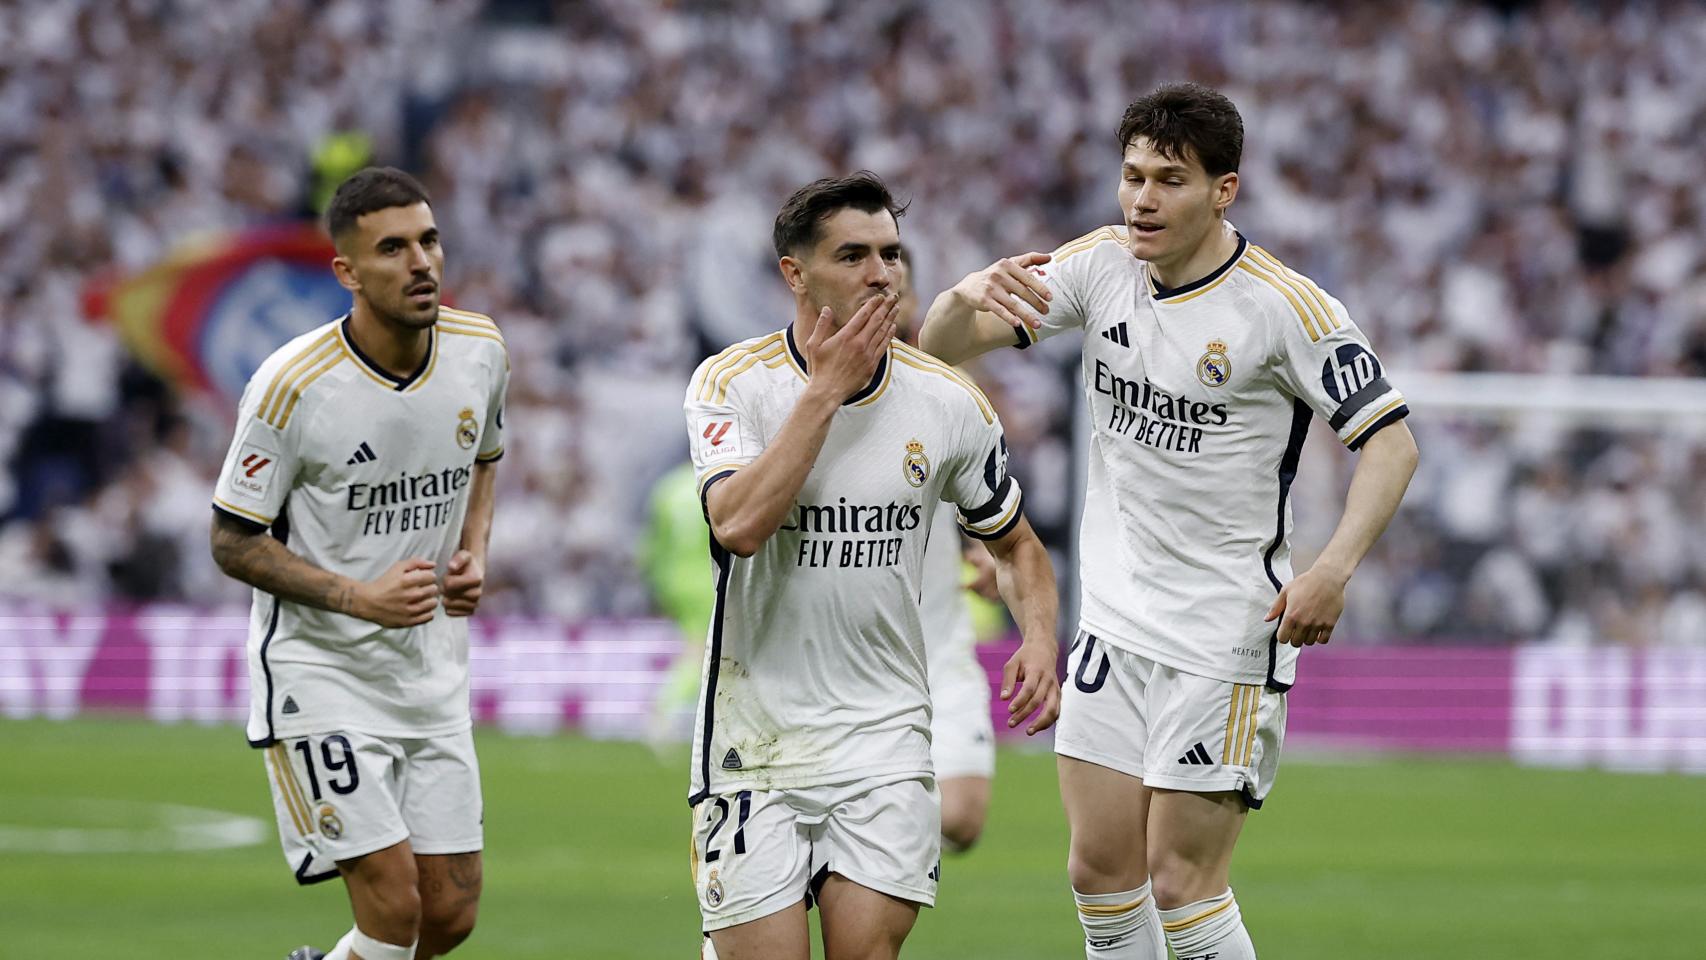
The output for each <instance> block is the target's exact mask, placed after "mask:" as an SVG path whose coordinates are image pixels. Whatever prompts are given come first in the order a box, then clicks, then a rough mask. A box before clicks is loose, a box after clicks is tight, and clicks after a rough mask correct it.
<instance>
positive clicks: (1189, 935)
mask: <svg viewBox="0 0 1706 960" xmlns="http://www.w3.org/2000/svg"><path fill="white" fill-rule="evenodd" d="M1161 929H1162V930H1164V931H1166V933H1167V943H1168V945H1169V946H1171V947H1172V948H1173V952H1174V953H1176V954H1178V956H1179V960H1204V958H1208V957H1213V958H1214V960H1256V948H1255V947H1254V946H1253V945H1251V943H1250V934H1249V933H1248V932H1247V931H1246V930H1245V929H1244V917H1243V915H1242V914H1240V913H1239V912H1238V901H1237V900H1235V899H1233V897H1232V890H1231V888H1228V889H1227V891H1226V892H1225V893H1223V894H1221V895H1220V896H1218V897H1210V898H1209V899H1207V900H1198V901H1197V902H1196V903H1187V904H1185V905H1184V906H1182V907H1179V908H1177V909H1174V910H1163V911H1161Z"/></svg>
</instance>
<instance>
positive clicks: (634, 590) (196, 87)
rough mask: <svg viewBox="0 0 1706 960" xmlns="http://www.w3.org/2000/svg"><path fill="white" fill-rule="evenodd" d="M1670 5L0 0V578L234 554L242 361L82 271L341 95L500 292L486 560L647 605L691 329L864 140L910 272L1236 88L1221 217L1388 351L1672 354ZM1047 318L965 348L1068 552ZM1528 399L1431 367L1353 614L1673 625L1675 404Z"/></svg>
mask: <svg viewBox="0 0 1706 960" xmlns="http://www.w3.org/2000/svg"><path fill="white" fill-rule="evenodd" d="M1702 49H1706V8H1703V7H1701V6H1700V5H1698V4H1693V3H1687V2H1649V3H1631V4H1612V5H1604V4H1594V5H1589V4H1578V3H1565V2H1552V3H1539V4H1520V3H1519V4H1508V3H1507V4H1489V3H1465V2H1455V3H1435V2H1425V0H1409V2H1399V3H1387V4H1319V3H1306V2H1291V0H1287V2H1201V3H1193V4H1178V3H1131V2H1126V0H1001V2H980V0H932V2H922V0H918V2H868V3H860V4H832V3H829V2H828V0H763V2H760V0H753V2H749V3H743V4H718V3H701V2H689V0H683V2H625V0H603V2H592V0H585V2H569V0H564V2H555V3H553V2H520V0H511V2H500V0H494V2H491V3H484V4H482V3H479V2H476V0H449V2H432V0H390V2H387V3H384V4H370V3H364V2H359V0H318V2H309V0H194V2H190V0H115V2H105V0H99V2H97V0H25V2H23V3H22V4H8V5H6V6H4V7H0V223H3V224H5V225H6V226H5V229H4V230H3V231H0V456H3V457H4V458H6V460H7V461H8V463H9V465H10V468H9V469H8V470H6V471H4V472H0V518H3V519H0V596H4V595H19V596H28V597H34V598H40V599H47V600H51V601H54V602H59V603H79V602H81V603H86V602H90V601H93V600H97V599H101V598H109V599H122V598H134V599H185V600H189V601H192V602H196V603H209V602H219V601H223V600H227V599H240V598H241V597H242V596H243V593H244V591H243V589H242V588H240V587H239V586H237V585H235V584H232V583H230V582H228V581H225V580H224V579H223V578H222V577H221V576H220V575H219V573H218V571H217V570H215V569H213V567H212V564H211V561H210V560H209V559H207V556H206V554H207V551H206V547H205V535H206V526H207V512H208V507H207V497H208V492H209V489H210V484H211V478H212V476H213V474H214V473H215V472H216V470H217V466H218V461H219V458H220V456H221V455H222V454H223V452H224V446H225V443H226V442H227V440H228V438H229V431H230V417H231V409H230V408H231V407H232V406H233V402H232V401H231V399H230V398H205V397H196V396H187V395H180V394H179V393H177V392H175V391H173V390H172V389H170V388H168V387H167V386H165V385H163V384H161V383H160V382H159V381H157V380H155V379H154V378H153V377H151V376H149V375H148V374H146V373H144V372H143V371H142V370H141V369H140V368H138V367H137V366H136V365H135V364H134V363H133V362H131V361H130V360H129V359H128V358H127V355H126V353H125V351H124V348H123V347H122V346H120V345H119V342H118V340H117V339H116V337H115V336H114V335H113V334H112V332H111V330H110V328H108V327H107V326H106V325H105V324H104V323H103V322H102V321H101V320H99V319H98V318H89V317H86V315H85V314H86V312H87V311H86V309H85V302H84V301H85V298H84V297H83V296H82V291H83V289H84V286H85V284H86V283H87V282H88V281H89V279H90V278H91V277H94V276H97V275H100V274H102V273H110V272H113V271H119V272H123V271H131V270H135V269H138V268H141V267H144V266H146V265H148V264H150V263H152V262H154V261H155V260H157V259H158V258H159V257H161V256H162V255H163V254H164V253H165V252H166V251H167V250H168V249H170V247H171V245H172V244H173V243H174V242H175V241H177V240H179V239H181V238H182V237H183V236H185V235H187V234H189V233H191V232H193V231H196V230H201V229H210V228H219V227H232V226H238V225H242V224H251V223H255V222H258V221H265V220H270V219H281V218H288V217H300V216H304V215H308V214H310V213H311V212H312V211H313V209H314V205H315V202H316V197H317V196H319V195H320V194H321V193H322V192H323V190H324V186H325V185H324V184H322V183H318V182H317V181H316V172H315V167H314V165H313V163H312V161H311V158H312V157H313V156H314V154H315V151H316V150H319V149H321V148H322V146H323V144H324V143H325V142H326V141H327V138H329V137H332V136H334V135H336V134H339V133H340V132H350V131H357V132H359V133H360V134H362V135H363V136H364V137H365V139H366V142H368V143H370V144H371V149H372V152H373V156H374V157H375V158H376V159H377V160H378V161H379V162H389V163H395V164H397V165H400V166H404V167H407V168H409V169H412V170H414V171H416V172H417V173H419V174H421V175H422V177H423V180H424V181H425V182H426V184H427V186H428V188H429V189H430V190H431V191H432V193H433V196H434V201H435V203H434V208H435V211H436V213H437V216H438V219H439V223H440V225H441V227H442V228H443V230H444V234H445V237H446V250H447V255H448V266H447V279H448V285H447V286H448V289H449V291H450V292H451V294H452V295H453V297H454V300H455V302H456V303H457V304H458V305H459V306H463V307H466V308H469V309H473V310H478V311H481V312H484V313H489V314H491V315H492V316H493V317H495V318H496V319H497V321H498V323H499V324H500V325H501V326H502V328H503V329H504V331H505V333H506V336H507V338H508V342H509V345H510V352H511V356H512V359H513V362H514V375H513V379H512V385H511V395H510V403H509V410H508V417H507V419H508V422H509V425H510V431H511V440H510V443H509V445H508V446H509V449H510V451H511V453H510V455H509V457H508V458H507V459H506V460H505V461H504V464H503V468H502V469H501V471H500V475H501V477H502V481H501V490H500V497H501V499H500V507H499V511H498V518H497V526H496V530H495V533H494V543H493V549H492V555H493V559H492V570H491V576H492V584H491V587H490V590H489V594H488V596H489V599H488V601H487V603H488V604H489V605H490V606H491V607H492V608H494V609H501V610H509V611H534V612H541V613H547V614H552V615H558V616H564V617H570V618H582V617H591V616H607V615H613V616H620V615H631V614H637V613H643V612H645V611H647V609H648V603H649V600H648V597H647V595H646V592H645V590H644V588H643V586H642V581H641V579H640V578H639V576H638V575H637V574H636V572H635V569H634V562H633V553H634V550H635V546H636V544H637V543H638V541H639V529H640V527H641V526H642V524H643V517H642V513H643V505H644V503H645V494H646V489H647V486H648V485H649V484H650V482H651V481H652V480H653V479H655V478H656V477H657V476H659V475H661V474H662V473H663V472H664V471H665V470H667V469H668V468H669V467H670V466H671V465H673V464H674V463H675V462H677V461H679V460H680V459H682V458H683V457H684V456H685V446H684V443H683V439H684V434H683V431H682V426H681V421H680V414H679V402H680V396H681V391H682V389H683V388H684V386H685V383H686V379H687V376H688V374H689V373H690V372H691V370H692V369H693V367H694V365H695V364H696V363H697V361H698V360H699V359H700V358H701V357H703V356H704V355H705V354H707V353H708V352H711V351H712V350H714V349H717V348H719V347H720V346H722V345H724V344H726V343H728V342H730V341H733V340H736V339H739V338H742V337H746V336H751V335H754V334H756V333H760V332H763V331H765V330H769V329H774V328H777V327H779V326H781V325H782V324H783V323H784V322H786V320H787V319H788V318H789V316H790V314H791V303H790V301H789V299H788V297H787V296H786V292H785V289H784V288H783V286H782V284H781V283H780V282H778V279H777V276H776V272H775V263H774V259H775V258H774V254H773V253H772V252H771V250H770V239H769V238H770V224H771V220H772V218H773V217H774V214H775V210H776V208H777V206H778V205H779V204H780V202H781V200H782V199H783V198H784V197H786V195H787V194H788V193H789V192H790V191H791V190H792V189H793V188H794V187H796V186H798V185H800V184H802V183H804V182H806V181H808V180H810V179H813V178H815V177H818V176H824V175H829V174H834V173H841V172H847V171H850V170H853V169H858V168H870V169H873V170H876V171H879V172H880V173H881V174H882V175H883V176H884V177H885V178H886V179H887V180H888V181H889V182H890V183H891V184H892V185H893V186H895V187H896V188H897V189H898V190H899V191H900V192H901V193H903V194H904V195H905V196H907V197H910V198H911V200H912V208H911V211H910V212H909V214H908V216H907V217H906V218H905V219H904V220H903V221H902V236H903V239H904V240H905V241H906V243H907V244H908V246H909V249H910V251H911V253H912V257H913V260H914V263H915V264H916V277H915V279H916V282H917V284H918V286H919V288H920V292H921V294H922V299H923V301H924V302H925V303H928V301H929V299H930V296H931V295H932V294H933V293H934V291H936V290H939V289H941V288H942V287H944V286H946V285H949V284H951V283H952V282H954V281H955V280H956V279H957V278H958V277H959V276H961V275H962V274H964V273H966V272H968V271H970V270H973V269H976V268H979V267H981V266H983V265H985V264H987V263H988V262H989V261H990V260H991V259H993V258H994V257H996V256H999V255H1003V254H1009V253H1018V252H1022V251H1024V250H1029V249H1042V250H1047V249H1049V248H1052V247H1054V246H1056V245H1057V244H1060V243H1063V242H1065V241H1068V240H1070V239H1072V238H1074V237H1077V236H1079V235H1080V234H1083V233H1085V232H1088V231H1089V230H1091V229H1093V228H1094V227H1096V226H1098V225H1100V224H1103V223H1108V222H1113V221H1115V220H1116V219H1117V218H1118V216H1119V212H1118V209H1117V206H1116V204H1115V199H1114V189H1115V178H1116V173H1117V163H1118V152H1117V146H1116V144H1115V137H1114V131H1115V129H1116V127H1117V124H1118V120H1119V116H1120V113H1121V111H1122V110H1123V109H1124V107H1125V104H1126V103H1127V102H1128V101H1130V100H1131V99H1132V98H1134V97H1135V96H1136V95H1138V94H1140V93H1142V92H1143V91H1145V90H1147V89H1148V88H1150V87H1151V86H1153V85H1154V84H1155V83H1157V82H1160V81H1162V80H1167V79H1176V78H1187V77H1188V78H1192V79H1196V80H1200V81H1202V82H1204V83H1208V84H1210V85H1213V86H1216V87H1219V88H1220V89H1222V90H1223V91H1224V92H1226V93H1227V94H1228V95H1229V96H1230V97H1231V98H1232V99H1233V100H1234V102H1236V103H1237V104H1238V105H1239V107H1240V109H1241V111H1242V112H1243V115H1244V118H1245V124H1246V146H1245V153H1244V161H1243V166H1242V171H1241V173H1242V180H1243V184H1242V189H1241V192H1240V195H1239V199H1238V201H1237V203H1236V205H1235V206H1234V207H1233V210H1232V219H1233V221H1234V222H1235V223H1236V224H1237V225H1238V226H1239V228H1240V229H1241V230H1243V232H1244V233H1245V234H1246V235H1248V236H1250V237H1251V238H1252V239H1254V240H1255V241H1256V242H1258V243H1261V244H1263V245H1264V246H1266V247H1267V248H1268V249H1270V250H1271V251H1273V252H1274V253H1275V254H1276V255H1278V256H1279V257H1280V258H1281V259H1283V260H1285V261H1286V262H1287V263H1288V264H1289V265H1291V266H1292V267H1294V268H1296V269H1298V270H1300V271H1302V272H1305V273H1307V274H1309V275H1310V276H1312V277H1313V278H1315V279H1316V280H1317V281H1318V282H1319V283H1320V284H1321V285H1322V286H1324V287H1326V288H1327V289H1328V290H1330V291H1332V292H1333V293H1335V294H1336V295H1337V296H1338V297H1339V298H1340V299H1341V300H1343V301H1344V302H1345V303H1346V305H1347V306H1348V308H1349V309H1350V311H1351V313H1352V315H1353V316H1354V317H1356V318H1357V319H1358V321H1359V323H1361V324H1362V325H1363V327H1364V328H1365V329H1366V330H1367V332H1368V333H1369V335H1370V337H1371V339H1372V340H1373V341H1374V343H1375V345H1376V348H1377V350H1378V351H1379V353H1380V354H1381V356H1382V359H1383V360H1384V362H1385V364H1386V366H1387V368H1388V369H1389V370H1391V371H1402V370H1428V371H1488V370H1503V371H1514V372H1537V373H1558V374H1589V373H1593V374H1614V375H1624V376H1629V377H1653V376H1701V375H1703V374H1706V279H1703V278H1706V271H1703V270H1702V260H1703V258H1706V229H1703V227H1702V222H1703V220H1706V195H1703V194H1702V193H1701V192H1700V191H1698V190H1696V189H1692V180H1693V178H1694V177H1695V175H1696V170H1697V167H1698V159H1699V157H1700V156H1702V155H1703V154H1702V150H1703V148H1706V142H1703V140H1706V58H1702V57H1700V56H1699V51H1700V50H1702ZM1069 339H1070V338H1061V340H1057V341H1051V342H1050V344H1049V345H1048V346H1049V348H1050V349H1048V350H1043V351H1030V352H1028V354H1027V355H1019V354H1018V353H1017V351H1011V352H1010V353H1011V354H1012V355H1011V356H999V357H995V358H993V359H991V360H990V361H988V362H986V363H984V364H983V365H982V366H981V368H980V371H979V373H980V377H981V378H982V381H983V382H984V383H985V384H986V386H987V388H988V389H989V392H990V393H991V395H992V397H993V398H994V399H995V400H996V402H997V403H998V405H999V406H1000V407H1001V409H1002V411H1003V417H1004V420H1005V422H1006V425H1007V429H1008V433H1009V440H1010V445H1011V447H1012V449H1013V450H1014V461H1015V467H1014V469H1015V472H1017V473H1020V475H1022V476H1024V477H1025V479H1026V488H1027V491H1028V492H1029V502H1030V513H1031V516H1032V519H1033V522H1034V523H1035V524H1036V526H1037V527H1038V529H1039V531H1040V532H1042V533H1043V534H1044V536H1045V539H1047V540H1048V541H1049V542H1050V543H1051V544H1052V545H1053V546H1055V547H1056V548H1057V549H1058V550H1059V557H1060V558H1065V557H1066V556H1068V553H1067V551H1068V550H1069V543H1070V537H1071V528H1072V519H1071V512H1072V497H1071V494H1070V490H1071V489H1072V486H1073V482H1074V473H1075V471H1076V469H1077V467H1076V461H1077V459H1078V455H1077V454H1075V453H1074V451H1073V448H1072V436H1071V433H1072V427H1073V421H1072V410H1073V403H1074V398H1075V395H1076V389H1077V388H1076V386H1075V385H1074V383H1073V381H1072V373H1073V370H1074V368H1075V365H1074V364H1073V363H1072V362H1071V357H1070V353H1071V350H1072V344H1070V343H1062V342H1061V341H1062V340H1069ZM1039 352H1041V353H1042V354H1043V356H1042V357H1041V358H1040V359H1039V357H1038V356H1036V354H1037V353H1039ZM1402 385H1403V384H1402V382H1401V381H1400V382H1399V386H1400V387H1402ZM1539 419H1543V418H1534V417H1527V416H1523V415H1513V416H1509V417H1506V418H1503V419H1501V420H1498V421H1486V422H1478V421H1472V420H1463V419H1452V418H1440V417H1430V416H1429V415H1428V413H1427V411H1426V410H1425V409H1424V410H1418V411H1417V413H1416V415H1415V416H1413V417H1412V426H1413V429H1415V430H1416V432H1417V434H1418V438H1419V440H1420V442H1421V445H1422V448H1423V468H1422V473H1421V474H1420V475H1419V477H1418V480H1417V483H1416V486H1415V488H1414V489H1413V491H1412V494H1411V496H1410V498H1409V501H1408V502H1407V504H1406V506H1405V508H1404V510H1403V511H1402V513H1401V514H1400V516H1399V518H1398V519H1397V520H1396V521H1395V523H1394V526H1393V529H1392V530H1391V532H1389V533H1388V534H1387V536H1386V537H1385V538H1384V540H1383V541H1382V543H1381V544H1380V545H1379V546H1378V547H1377V550H1376V553H1375V554H1374V555H1373V556H1372V557H1371V558H1370V560H1369V561H1368V562H1367V563H1366V564H1365V567H1364V569H1363V571H1362V572H1361V573H1359V575H1358V576H1357V578H1356V579H1355V580H1353V583H1352V597H1351V606H1350V609H1349V612H1348V613H1347V621H1346V624H1347V631H1348V632H1351V633H1354V634H1356V635H1358V636H1361V637H1364V638H1367V639H1370V640H1385V639H1403V638H1418V637H1431V638H1439V639H1445V640H1453V641H1478V640H1497V639H1531V638H1557V639H1561V640H1571V641H1577V642H1622V643H1636V644H1642V643H1655V642H1690V641H1692V642H1706V595H1703V591H1706V479H1703V478H1706V439H1702V438H1701V437H1699V436H1693V437H1692V438H1691V437H1690V436H1688V435H1686V434H1682V433H1678V432H1674V431H1665V430H1663V429H1662V428H1663V425H1662V424H1659V423H1655V424H1653V426H1652V427H1651V429H1650V430H1648V431H1646V432H1641V431H1605V430H1589V429H1577V428H1571V427H1570V426H1569V425H1568V424H1565V425H1563V426H1561V427H1559V426H1556V425H1554V426H1552V427H1549V428H1547V429H1540V428H1538V427H1535V428H1534V429H1530V427H1531V426H1533V425H1534V423H1535V421H1536V420H1539ZM1334 446H1335V445H1334V444H1333V442H1332V440H1331V438H1330V437H1318V438H1316V439H1315V440H1314V441H1312V442H1311V445H1310V448H1309V455H1308V457H1307V459H1306V462H1305V464H1304V467H1303V470H1304V471H1305V473H1304V476H1305V477H1306V478H1307V477H1309V476H1314V477H1316V478H1319V479H1318V480H1317V481H1316V482H1315V483H1313V484H1311V485H1310V487H1311V489H1312V490H1313V491H1314V492H1313V493H1312V494H1305V493H1302V492H1300V493H1299V499H1298V501H1297V506H1296V510H1297V516H1298V521H1299V543H1300V547H1301V548H1302V549H1301V550H1300V553H1302V554H1304V555H1308V553H1309V552H1310V550H1311V547H1312V546H1313V547H1319V545H1320V544H1321V543H1323V542H1325V538H1326V536H1327V535H1328V534H1329V533H1330V532H1331V525H1332V523H1333V521H1334V520H1336V518H1337V515H1338V508H1339V507H1340V506H1341V505H1342V498H1336V495H1335V491H1340V490H1342V489H1343V484H1344V482H1345V480H1346V478H1347V477H1348V475H1349V470H1350V467H1351V465H1352V463H1353V462H1354V461H1353V460H1352V459H1351V458H1349V457H1348V456H1347V455H1345V454H1343V453H1342V452H1339V451H1335V450H1334V449H1332V448H1333V447H1334ZM1311 471H1313V473H1311ZM1300 486H1302V484H1301V482H1300ZM1294 489H1296V488H1294Z"/></svg>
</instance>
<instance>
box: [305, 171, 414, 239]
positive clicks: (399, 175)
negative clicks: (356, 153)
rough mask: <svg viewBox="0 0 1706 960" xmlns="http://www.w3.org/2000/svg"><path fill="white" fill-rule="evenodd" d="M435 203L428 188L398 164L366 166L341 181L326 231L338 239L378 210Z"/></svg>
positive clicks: (328, 210)
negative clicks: (398, 166)
mask: <svg viewBox="0 0 1706 960" xmlns="http://www.w3.org/2000/svg"><path fill="white" fill-rule="evenodd" d="M417 203H424V204H428V205H431V204H432V198H431V197H429V196H427V192H426V187H423V186H421V182H420V181H419V180H416V179H415V178H414V177H411V176H409V175H408V174H406V173H404V172H403V171H401V170H398V169H397V168H396V167H366V168H364V169H362V170H358V171H356V172H355V173H353V174H351V175H350V176H349V178H348V179H346V180H345V181H344V182H343V183H340V184H338V189H337V192H336V193H333V194H332V203H331V206H329V207H327V208H326V232H327V233H329V234H331V235H332V239H333V240H334V241H335V240H337V239H338V238H339V237H341V236H344V235H345V234H347V233H349V232H350V231H351V230H353V229H355V222H356V221H357V220H359V219H361V218H362V217H363V216H365V215H367V214H369V213H372V212H373V211H375V210H387V209H389V208H391V207H412V206H414V205H415V204H417Z"/></svg>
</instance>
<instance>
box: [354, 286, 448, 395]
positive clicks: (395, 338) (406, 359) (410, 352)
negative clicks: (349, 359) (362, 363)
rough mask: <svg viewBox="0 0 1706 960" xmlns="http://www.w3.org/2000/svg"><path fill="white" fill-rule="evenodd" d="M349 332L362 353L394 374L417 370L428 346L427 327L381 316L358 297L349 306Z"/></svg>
mask: <svg viewBox="0 0 1706 960" xmlns="http://www.w3.org/2000/svg"><path fill="white" fill-rule="evenodd" d="M349 335H350V339H351V340H353V341H355V345H356V347H357V348H358V349H360V350H361V352H362V354H363V355H365V356H366V357H368V358H369V359H370V360H372V361H373V362H374V363H376V364H378V365H379V366H380V367H382V368H383V369H384V370H385V371H386V372H387V373H390V374H393V375H395V376H398V377H407V376H409V375H410V374H412V373H414V372H415V371H416V370H418V369H420V366H421V361H423V360H425V359H426V355H427V350H428V348H430V347H431V345H432V328H431V327H423V328H421V329H419V330H415V329H411V328H409V327H405V326H403V325H402V324H400V323H391V322H389V321H387V320H384V319H381V318H380V316H379V315H378V314H376V313H374V312H373V309H372V308H371V307H369V306H368V305H367V302H366V301H364V300H361V299H359V298H357V300H356V301H355V305H354V306H353V307H351V308H350V314H349Z"/></svg>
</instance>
